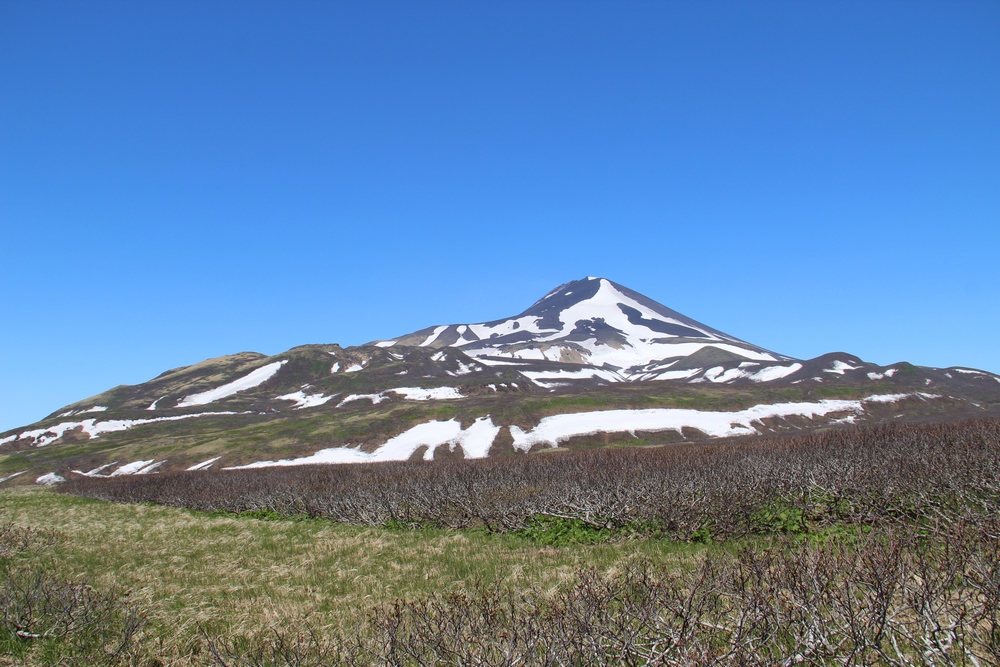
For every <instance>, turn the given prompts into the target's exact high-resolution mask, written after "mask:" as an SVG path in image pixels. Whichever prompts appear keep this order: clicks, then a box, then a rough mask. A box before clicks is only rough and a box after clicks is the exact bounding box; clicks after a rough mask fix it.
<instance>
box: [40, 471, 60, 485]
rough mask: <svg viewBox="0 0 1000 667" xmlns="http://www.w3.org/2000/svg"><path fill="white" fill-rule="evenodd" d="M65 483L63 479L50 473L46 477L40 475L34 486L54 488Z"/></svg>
mask: <svg viewBox="0 0 1000 667" xmlns="http://www.w3.org/2000/svg"><path fill="white" fill-rule="evenodd" d="M65 481H66V478H65V477H63V476H61V475H57V474H55V473H54V472H50V473H48V474H47V475H42V476H41V477H39V478H38V479H36V480H35V484H39V485H41V486H55V485H56V484H62V483H63V482H65Z"/></svg>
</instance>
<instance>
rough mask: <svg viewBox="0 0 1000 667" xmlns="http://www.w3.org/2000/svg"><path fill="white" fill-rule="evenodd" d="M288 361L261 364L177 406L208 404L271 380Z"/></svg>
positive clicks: (181, 401) (186, 398) (188, 398)
mask: <svg viewBox="0 0 1000 667" xmlns="http://www.w3.org/2000/svg"><path fill="white" fill-rule="evenodd" d="M287 363H288V360H287V359H285V360H283V361H275V362H274V363H272V364H268V365H266V366H261V367H260V368H258V369H256V370H254V371H251V372H250V373H249V374H248V375H244V376H243V377H241V378H239V379H236V380H233V381H232V382H230V383H228V384H224V385H222V386H221V387H216V388H215V389H209V390H208V391H203V392H201V393H198V394H191V395H190V396H185V397H184V398H183V399H181V400H180V401H179V402H178V403H177V407H178V408H187V407H190V406H192V405H207V404H209V403H211V402H213V401H218V400H219V399H222V398H226V397H228V396H232V395H233V394H236V393H239V392H241V391H245V390H247V389H252V388H254V387H257V386H259V385H262V384H264V383H265V382H267V381H268V380H270V379H271V377H272V376H273V375H274V374H275V373H277V372H278V371H279V370H280V369H281V367H282V366H284V365H285V364H287Z"/></svg>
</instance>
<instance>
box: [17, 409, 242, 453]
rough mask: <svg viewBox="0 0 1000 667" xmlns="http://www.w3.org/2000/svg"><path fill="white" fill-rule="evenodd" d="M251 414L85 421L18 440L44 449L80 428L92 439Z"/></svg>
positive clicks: (26, 434)
mask: <svg viewBox="0 0 1000 667" xmlns="http://www.w3.org/2000/svg"><path fill="white" fill-rule="evenodd" d="M239 414H249V413H247V412H229V411H225V412H198V413H195V414H190V415H174V416H171V417H154V418H152V419H109V420H108V421H103V422H99V421H97V420H96V419H85V420H83V421H81V422H62V423H60V424H56V425H55V426H48V427H45V428H36V429H33V430H31V431H23V432H22V433H19V434H18V440H25V441H27V440H31V441H32V444H33V445H34V446H35V447H44V446H45V445H47V444H49V443H50V442H54V441H56V440H58V439H59V438H61V437H62V436H63V434H64V433H66V431H72V430H74V429H77V428H80V429H82V431H83V432H84V433H86V434H87V435H89V436H90V437H91V438H96V437H98V436H100V435H101V434H103V433H114V432H116V431H127V430H128V429H130V428H135V427H136V426H142V425H143V424H153V423H155V422H169V421H178V420H180V419H193V418H195V417H208V416H212V415H239Z"/></svg>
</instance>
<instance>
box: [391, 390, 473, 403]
mask: <svg viewBox="0 0 1000 667" xmlns="http://www.w3.org/2000/svg"><path fill="white" fill-rule="evenodd" d="M387 391H389V392H390V393H393V394H399V395H401V396H402V397H403V398H405V399H407V400H410V401H441V400H449V399H454V398H465V396H462V394H460V393H459V391H458V389H455V388H454V387H434V388H433V389H423V388H421V387H396V388H395V389H388V390H387Z"/></svg>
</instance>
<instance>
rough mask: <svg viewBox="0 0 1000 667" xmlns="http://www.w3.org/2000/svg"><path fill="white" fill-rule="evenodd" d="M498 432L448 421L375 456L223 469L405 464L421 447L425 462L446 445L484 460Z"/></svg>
mask: <svg viewBox="0 0 1000 667" xmlns="http://www.w3.org/2000/svg"><path fill="white" fill-rule="evenodd" d="M499 432H500V427H499V426H496V425H494V424H493V420H492V419H490V417H489V416H486V417H481V418H479V419H477V420H476V421H475V422H473V424H472V425H471V426H469V428H467V429H465V430H463V429H462V425H461V423H460V422H459V421H458V420H456V419H449V420H448V421H429V422H426V423H424V424H418V425H417V426H414V427H413V428H411V429H409V430H407V431H404V432H403V433H400V434H399V435H397V436H396V437H394V438H390V439H389V440H387V441H386V442H385V444H383V445H382V446H381V447H379V448H378V449H376V450H375V451H374V452H371V453H369V452H364V451H361V449H359V448H356V447H331V448H330V449H321V450H320V451H318V452H316V453H315V454H312V455H311V456H305V457H302V458H298V459H281V460H279V461H258V462H256V463H251V464H248V465H244V466H235V467H233V468H226V470H238V469H245V468H270V467H274V466H300V465H312V464H316V463H372V462H376V461H406V460H407V459H409V458H410V457H411V456H413V453H414V452H416V451H417V450H418V449H420V448H421V447H424V446H426V447H427V451H426V452H424V460H425V461H431V460H433V459H434V450H435V449H436V448H437V447H440V446H442V445H448V446H449V449H450V451H455V447H458V446H460V447H461V448H462V451H463V453H464V454H465V457H466V458H470V459H473V458H484V457H485V456H486V455H487V454H488V453H489V451H490V446H492V444H493V440H494V439H495V438H496V436H497V433H499Z"/></svg>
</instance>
